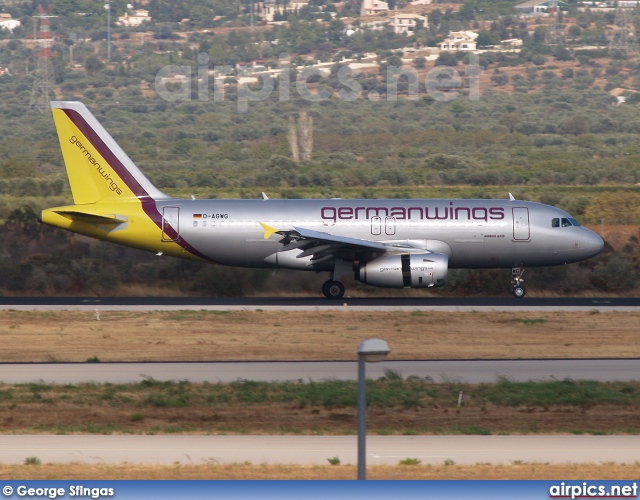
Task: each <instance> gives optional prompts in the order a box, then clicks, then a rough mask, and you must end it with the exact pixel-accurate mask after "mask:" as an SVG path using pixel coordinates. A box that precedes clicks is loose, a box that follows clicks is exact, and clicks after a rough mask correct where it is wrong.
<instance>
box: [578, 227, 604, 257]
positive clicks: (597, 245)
mask: <svg viewBox="0 0 640 500" xmlns="http://www.w3.org/2000/svg"><path fill="white" fill-rule="evenodd" d="M581 247H582V250H584V252H585V253H586V255H585V258H586V259H589V258H591V257H595V256H596V255H598V254H599V253H600V252H602V249H603V248H604V240H603V239H602V238H600V236H599V235H597V234H596V233H594V232H593V231H591V230H590V229H586V233H585V235H584V239H583V241H582V244H581Z"/></svg>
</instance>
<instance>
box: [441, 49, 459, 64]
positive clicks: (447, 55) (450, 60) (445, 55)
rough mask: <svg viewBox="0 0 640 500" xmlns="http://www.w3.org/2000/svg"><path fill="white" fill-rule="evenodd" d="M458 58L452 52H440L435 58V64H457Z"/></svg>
mask: <svg viewBox="0 0 640 500" xmlns="http://www.w3.org/2000/svg"><path fill="white" fill-rule="evenodd" d="M457 65H458V59H457V58H456V56H455V54H454V53H453V52H441V53H440V55H439V56H438V59H436V66H457Z"/></svg>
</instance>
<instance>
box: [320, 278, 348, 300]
mask: <svg viewBox="0 0 640 500" xmlns="http://www.w3.org/2000/svg"><path fill="white" fill-rule="evenodd" d="M322 293H323V294H324V296H325V297H326V298H328V299H341V298H342V296H343V295H344V285H343V284H342V283H340V282H339V281H334V280H329V281H325V282H324V284H323V285H322Z"/></svg>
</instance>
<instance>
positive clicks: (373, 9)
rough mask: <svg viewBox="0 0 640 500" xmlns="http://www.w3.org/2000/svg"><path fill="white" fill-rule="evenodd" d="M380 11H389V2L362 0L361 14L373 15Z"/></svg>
mask: <svg viewBox="0 0 640 500" xmlns="http://www.w3.org/2000/svg"><path fill="white" fill-rule="evenodd" d="M381 12H389V4H388V3H387V2H383V1H382V0H362V7H361V8H360V15H361V16H375V15H376V14H380V13H381Z"/></svg>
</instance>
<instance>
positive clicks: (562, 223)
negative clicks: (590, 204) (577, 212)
mask: <svg viewBox="0 0 640 500" xmlns="http://www.w3.org/2000/svg"><path fill="white" fill-rule="evenodd" d="M571 226H577V227H579V226H580V223H579V222H578V221H577V220H575V219H574V218H572V217H569V218H567V217H562V218H559V217H554V218H553V219H551V227H571Z"/></svg>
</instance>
